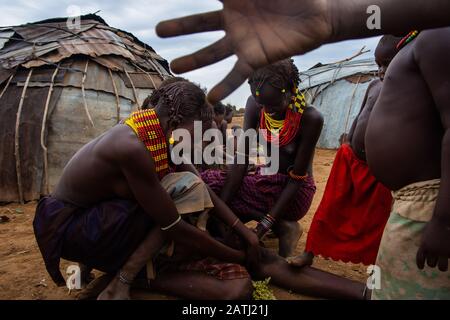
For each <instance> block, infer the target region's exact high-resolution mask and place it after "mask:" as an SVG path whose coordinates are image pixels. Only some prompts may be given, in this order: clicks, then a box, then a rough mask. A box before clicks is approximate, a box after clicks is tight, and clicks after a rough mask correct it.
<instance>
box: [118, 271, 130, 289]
mask: <svg viewBox="0 0 450 320" xmlns="http://www.w3.org/2000/svg"><path fill="white" fill-rule="evenodd" d="M119 281H120V282H122V283H123V284H126V285H128V286H131V285H132V284H133V281H131V280H128V279H127V278H126V277H125V276H124V274H123V271H122V270H120V271H119Z"/></svg>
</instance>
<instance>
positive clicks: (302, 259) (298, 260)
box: [288, 251, 314, 268]
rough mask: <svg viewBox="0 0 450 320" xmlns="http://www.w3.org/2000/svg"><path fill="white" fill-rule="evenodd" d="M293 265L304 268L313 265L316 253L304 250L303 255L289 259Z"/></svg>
mask: <svg viewBox="0 0 450 320" xmlns="http://www.w3.org/2000/svg"><path fill="white" fill-rule="evenodd" d="M288 262H289V264H290V265H291V266H293V267H297V268H302V267H304V266H311V265H312V264H313V262H314V254H313V253H312V252H307V251H305V252H303V253H302V254H301V255H298V256H296V257H292V258H289V259H288Z"/></svg>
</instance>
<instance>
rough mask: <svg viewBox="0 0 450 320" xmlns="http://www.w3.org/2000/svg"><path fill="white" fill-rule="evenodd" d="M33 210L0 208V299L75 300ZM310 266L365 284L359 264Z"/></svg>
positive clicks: (324, 171) (321, 172) (320, 169)
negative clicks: (57, 279) (50, 263)
mask: <svg viewBox="0 0 450 320" xmlns="http://www.w3.org/2000/svg"><path fill="white" fill-rule="evenodd" d="M334 156H335V151H331V150H317V151H316V156H315V160H314V172H315V180H316V183H317V194H316V196H315V199H314V201H313V204H312V206H311V209H310V211H309V212H308V214H307V215H306V217H305V218H304V219H302V221H301V224H302V226H303V228H304V230H305V233H304V234H303V236H302V238H301V240H300V243H299V245H298V248H297V253H301V252H302V251H303V248H304V246H305V241H306V236H307V231H308V230H309V226H310V224H311V220H312V218H313V215H314V212H315V210H316V208H317V206H318V204H319V202H320V199H321V198H322V194H323V190H324V188H325V184H326V181H327V178H328V175H329V172H330V169H331V165H332V163H333V159H334ZM35 207H36V203H28V204H26V205H23V206H20V205H15V204H9V205H6V206H0V216H6V217H8V218H9V221H8V222H3V223H0V299H32V300H34V299H75V295H76V294H75V293H74V292H72V293H71V294H70V295H69V292H68V290H67V289H66V288H58V287H56V286H55V285H54V284H53V282H52V280H51V279H50V277H49V275H48V274H47V272H46V270H45V266H44V263H43V260H42V258H41V254H40V252H39V249H38V246H37V244H36V241H35V238H34V235H33V227H32V221H33V216H34V210H35ZM268 245H269V246H270V247H276V245H277V244H276V240H271V242H269V243H268ZM69 264H70V263H69V262H67V261H62V263H61V268H62V270H66V268H67V267H68V265H69ZM314 266H315V267H317V268H319V269H322V270H326V271H329V272H331V273H334V274H337V275H340V276H343V277H346V278H350V279H354V280H359V281H365V278H366V273H365V272H366V268H365V267H364V266H362V265H353V264H345V263H342V262H335V261H332V260H325V259H322V258H320V257H319V258H317V259H316V261H315V264H314ZM273 290H274V294H275V296H276V297H277V298H278V299H283V300H291V299H310V298H309V297H306V296H301V295H297V294H294V293H290V292H288V291H286V290H282V289H279V288H276V287H273ZM133 297H134V298H139V299H170V297H166V296H162V295H157V294H153V293H148V292H143V291H135V292H133Z"/></svg>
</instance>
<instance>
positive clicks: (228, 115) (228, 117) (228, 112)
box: [225, 105, 233, 124]
mask: <svg viewBox="0 0 450 320" xmlns="http://www.w3.org/2000/svg"><path fill="white" fill-rule="evenodd" d="M225 121H226V122H227V123H228V124H230V123H232V122H233V108H232V107H231V106H229V105H227V106H226V107H225Z"/></svg>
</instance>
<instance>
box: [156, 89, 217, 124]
mask: <svg viewBox="0 0 450 320" xmlns="http://www.w3.org/2000/svg"><path fill="white" fill-rule="evenodd" d="M158 104H159V105H160V106H161V107H163V108H164V109H166V110H167V113H168V116H169V126H170V127H171V128H176V127H178V126H179V125H180V124H182V123H185V122H187V121H195V120H200V121H202V122H203V123H208V124H209V123H211V122H212V119H213V109H212V107H211V105H210V104H209V103H208V102H207V101H206V96H205V93H204V92H203V90H202V89H200V87H199V86H197V85H195V84H193V83H192V82H189V81H178V82H175V83H171V84H169V85H166V86H164V90H162V92H161V93H160V99H159V101H158Z"/></svg>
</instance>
